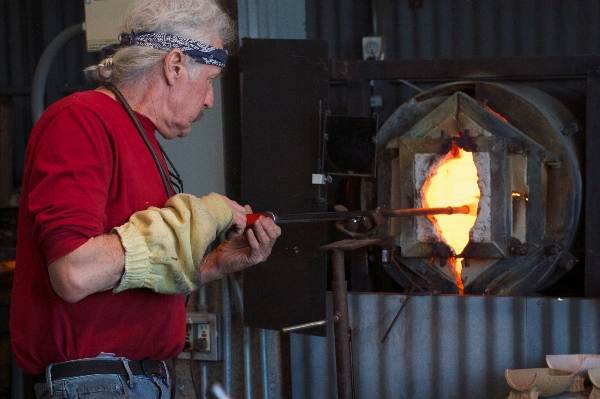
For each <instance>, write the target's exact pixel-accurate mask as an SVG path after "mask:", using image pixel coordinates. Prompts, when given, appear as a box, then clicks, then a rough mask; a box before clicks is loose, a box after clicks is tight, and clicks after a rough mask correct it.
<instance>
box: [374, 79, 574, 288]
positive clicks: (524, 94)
mask: <svg viewBox="0 0 600 399" xmlns="http://www.w3.org/2000/svg"><path fill="white" fill-rule="evenodd" d="M578 126H579V122H578V121H577V120H575V117H574V116H573V115H571V113H570V112H569V111H568V110H567V109H566V108H565V107H564V106H563V105H562V104H561V103H560V102H559V101H557V100H556V99H554V98H552V97H551V96H549V95H548V94H546V93H544V92H541V91H538V90H536V89H533V88H531V87H527V86H521V85H518V84H506V83H495V82H454V83H450V84H445V85H442V86H438V87H436V88H433V89H431V90H428V91H426V92H423V93H421V94H420V95H418V96H417V97H415V98H414V99H412V100H410V101H409V102H407V103H406V104H403V105H402V106H400V107H399V108H398V109H397V110H396V111H395V112H394V113H393V114H392V116H391V117H390V118H389V119H388V120H387V121H386V122H385V123H384V124H383V126H382V127H381V129H380V131H379V133H378V144H379V145H380V147H379V148H380V150H381V153H382V155H381V156H378V158H379V159H380V161H379V164H378V180H377V185H378V205H379V206H380V207H381V208H382V209H386V208H391V209H398V208H413V207H440V206H460V205H471V206H474V208H476V209H477V212H474V213H473V214H471V215H449V216H446V215H444V216H430V217H426V216H418V217H413V218H399V219H395V218H390V219H388V221H387V225H386V228H385V229H384V232H383V234H384V235H387V236H388V237H389V242H390V244H391V252H392V253H393V257H392V259H391V262H390V263H389V264H388V265H386V270H387V271H388V272H389V273H390V275H392V277H393V278H394V279H395V280H397V281H398V282H399V283H400V284H401V285H403V286H411V285H417V286H419V287H420V288H422V289H424V290H426V291H438V292H441V293H466V294H498V295H520V294H526V293H528V292H535V291H536V290H539V289H542V288H544V287H546V286H548V285H549V284H551V283H553V282H555V281H556V280H557V279H558V278H560V277H561V276H562V275H564V273H565V272H566V271H568V270H570V269H571V268H572V267H573V265H574V264H575V262H576V259H575V258H574V257H573V256H572V255H570V254H569V247H570V245H571V242H572V240H573V237H574V234H575V231H576V228H577V223H578V219H579V213H580V208H581V191H582V189H581V176H580V170H579V161H578V159H577V155H576V152H575V149H574V144H573V143H572V142H571V139H570V135H571V134H572V133H574V132H575V131H576V130H578ZM458 161H460V162H458ZM451 162H452V163H455V164H459V165H458V166H460V169H459V170H456V167H454V168H453V167H451V166H448V167H446V166H445V165H450V163H451ZM442 167H444V168H445V169H443V171H442V172H440V169H441V168H442ZM453 169H454V170H453ZM440 173H442V174H443V175H444V178H443V179H442V180H443V183H441V184H440V183H435V185H436V187H437V188H436V190H437V191H438V193H437V195H435V196H433V195H430V196H428V191H430V189H431V187H432V184H433V183H432V182H434V181H435V179H436V178H438V179H439V177H440V176H439V174H440ZM440 187H441V188H440ZM443 218H446V219H447V220H446V221H444V220H443ZM444 223H445V224H446V225H445V226H446V227H444ZM457 227H459V228H460V227H462V232H460V231H452V232H450V231H448V229H449V228H453V229H454V228H457ZM444 230H446V231H445V232H444ZM453 242H455V244H453ZM456 243H458V244H456Z"/></svg>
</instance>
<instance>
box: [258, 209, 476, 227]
mask: <svg viewBox="0 0 600 399" xmlns="http://www.w3.org/2000/svg"><path fill="white" fill-rule="evenodd" d="M474 211H476V209H475V210H471V206H469V205H462V206H448V207H444V208H406V209H391V210H385V209H377V210H367V211H347V212H313V213H297V214H290V215H281V216H279V215H275V214H273V213H272V212H267V213H266V214H268V215H269V216H270V217H272V218H273V220H274V221H275V223H277V224H280V223H302V222H317V221H319V222H327V221H334V220H343V219H356V218H361V217H367V216H372V215H374V214H375V213H377V212H379V213H380V214H381V215H382V216H383V217H407V216H426V215H452V214H456V213H458V214H469V213H472V212H474Z"/></svg>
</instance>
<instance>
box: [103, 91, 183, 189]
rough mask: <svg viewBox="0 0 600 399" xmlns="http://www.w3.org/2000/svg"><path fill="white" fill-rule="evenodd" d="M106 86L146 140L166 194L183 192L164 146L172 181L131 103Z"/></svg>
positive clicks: (178, 176) (163, 153)
mask: <svg viewBox="0 0 600 399" xmlns="http://www.w3.org/2000/svg"><path fill="white" fill-rule="evenodd" d="M104 85H105V86H106V87H107V88H108V89H109V90H110V91H111V92H112V93H113V94H114V95H115V97H116V98H117V101H119V102H120V103H121V105H122V106H123V108H124V109H125V112H126V113H127V115H129V118H130V119H131V121H132V122H133V124H134V126H135V127H136V129H137V131H138V132H139V134H140V136H142V140H144V143H145V144H146V147H148V150H149V151H150V154H151V155H152V159H154V163H155V164H156V167H157V168H158V173H159V174H160V178H161V180H162V183H163V186H164V188H165V192H166V193H167V198H171V197H172V196H173V193H181V192H183V180H182V179H181V176H180V175H179V172H178V171H177V169H176V168H175V165H173V162H171V160H170V159H169V157H168V156H167V154H166V153H165V151H164V149H163V148H162V146H161V145H160V143H158V148H159V149H160V152H161V154H162V155H163V157H164V158H165V159H166V160H167V162H168V163H169V165H170V166H171V168H173V171H174V173H169V176H170V177H171V179H168V178H167V173H166V172H165V170H164V168H163V165H162V163H161V162H160V160H159V159H158V155H157V154H156V151H154V147H152V144H151V143H150V140H148V137H147V136H146V133H145V132H144V128H143V127H142V124H141V123H140V121H139V119H138V118H137V116H136V115H135V112H133V109H131V106H130V105H129V103H128V102H127V100H126V99H125V97H124V96H123V94H121V92H120V91H119V89H117V88H116V87H115V86H114V85H113V84H112V83H110V82H105V83H104Z"/></svg>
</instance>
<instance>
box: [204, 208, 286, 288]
mask: <svg viewBox="0 0 600 399" xmlns="http://www.w3.org/2000/svg"><path fill="white" fill-rule="evenodd" d="M248 208H249V207H248ZM244 217H245V216H244ZM244 228H245V221H244ZM245 230H246V232H245V234H241V235H237V236H234V238H233V239H228V240H227V241H225V242H223V243H222V244H221V245H219V246H218V247H217V249H215V250H214V251H213V252H211V253H210V254H208V255H207V256H206V257H205V258H204V260H203V261H202V265H201V272H202V277H201V281H202V284H206V283H208V282H210V281H213V280H217V279H219V278H221V277H223V276H224V275H226V274H228V273H232V272H237V271H240V270H243V269H245V268H247V267H250V266H252V265H256V264H257V263H261V262H264V261H265V260H266V259H267V257H268V256H269V255H270V254H271V250H272V249H273V245H274V244H275V240H276V239H277V237H279V236H280V235H281V228H280V227H279V226H277V225H276V224H275V222H273V220H272V219H270V218H268V217H264V216H261V217H259V218H258V220H257V221H256V222H254V225H253V226H252V228H248V229H245Z"/></svg>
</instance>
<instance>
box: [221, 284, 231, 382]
mask: <svg viewBox="0 0 600 399" xmlns="http://www.w3.org/2000/svg"><path fill="white" fill-rule="evenodd" d="M221 291H222V297H223V310H222V312H223V385H224V386H225V392H231V296H230V295H231V294H230V292H229V282H228V280H227V278H222V279H221Z"/></svg>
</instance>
